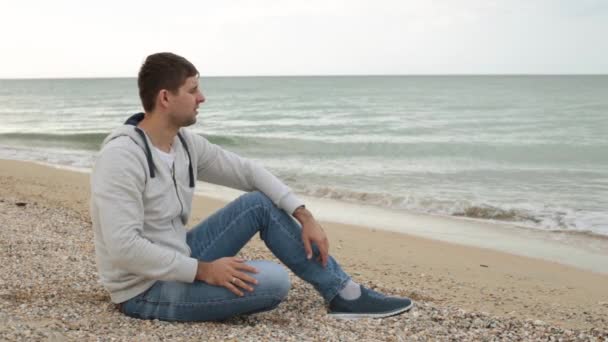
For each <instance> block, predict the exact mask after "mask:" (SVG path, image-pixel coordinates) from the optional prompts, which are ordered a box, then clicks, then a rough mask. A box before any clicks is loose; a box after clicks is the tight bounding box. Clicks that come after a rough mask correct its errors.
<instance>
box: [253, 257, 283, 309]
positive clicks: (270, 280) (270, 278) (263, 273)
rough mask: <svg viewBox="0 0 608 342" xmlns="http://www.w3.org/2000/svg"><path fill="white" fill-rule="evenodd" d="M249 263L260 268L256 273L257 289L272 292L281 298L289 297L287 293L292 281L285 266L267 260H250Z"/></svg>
mask: <svg viewBox="0 0 608 342" xmlns="http://www.w3.org/2000/svg"><path fill="white" fill-rule="evenodd" d="M248 264H250V265H252V266H253V267H255V268H256V269H257V270H258V273H256V274H255V275H254V277H255V278H256V279H257V280H258V284H257V286H256V289H255V290H256V291H263V292H266V293H271V294H273V295H274V296H276V297H277V299H279V300H283V299H285V297H287V293H288V292H289V289H291V281H290V280H289V273H287V270H285V267H283V266H282V265H279V264H277V263H275V262H271V261H265V260H258V261H250V262H248Z"/></svg>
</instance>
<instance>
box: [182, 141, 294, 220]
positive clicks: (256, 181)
mask: <svg viewBox="0 0 608 342" xmlns="http://www.w3.org/2000/svg"><path fill="white" fill-rule="evenodd" d="M190 135H191V137H192V140H193V143H194V145H195V151H196V153H197V156H198V165H197V178H198V179H200V180H202V181H205V182H208V183H213V184H218V185H223V186H227V187H231V188H234V189H239V190H243V191H253V190H259V191H261V192H263V193H264V194H265V195H266V196H268V197H269V198H270V199H271V200H272V201H273V202H274V203H275V204H276V205H277V206H278V207H279V208H281V209H283V210H285V211H286V212H287V213H288V214H293V213H294V211H295V210H296V208H298V207H299V206H301V205H303V202H302V201H300V200H299V199H298V198H297V196H296V195H295V194H294V193H293V192H292V191H291V189H290V188H289V187H287V185H285V184H283V182H281V181H280V180H279V179H278V178H277V177H275V176H274V175H273V174H271V173H270V172H268V170H266V169H265V168H263V167H261V166H260V165H258V164H257V163H255V162H254V161H252V160H249V159H246V158H242V157H240V156H238V155H237V154H235V153H232V152H230V151H226V150H224V149H223V148H221V147H220V146H218V145H215V144H212V143H210V142H209V141H208V140H207V139H205V138H203V137H201V136H200V135H198V134H194V133H190Z"/></svg>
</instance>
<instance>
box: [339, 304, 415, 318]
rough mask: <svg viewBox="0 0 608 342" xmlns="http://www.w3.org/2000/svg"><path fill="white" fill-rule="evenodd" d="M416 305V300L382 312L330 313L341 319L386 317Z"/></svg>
mask: <svg viewBox="0 0 608 342" xmlns="http://www.w3.org/2000/svg"><path fill="white" fill-rule="evenodd" d="M413 306H414V302H411V303H410V305H408V306H406V307H403V308H399V309H396V310H393V311H388V312H382V313H347V312H340V313H329V314H328V315H329V316H330V317H332V318H339V319H359V318H385V317H390V316H395V315H398V314H400V313H404V312H406V311H409V310H410V309H411V308H412V307H413Z"/></svg>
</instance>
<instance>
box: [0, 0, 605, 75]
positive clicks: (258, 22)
mask: <svg viewBox="0 0 608 342" xmlns="http://www.w3.org/2000/svg"><path fill="white" fill-rule="evenodd" d="M0 35H1V36H0V37H1V42H0V43H1V44H2V45H1V46H2V48H1V50H0V51H1V53H0V61H1V63H0V78H21V77H25V78H32V77H34V78H37V77H41V78H43V77H115V76H118V77H135V76H136V74H137V70H138V68H139V65H140V64H141V63H142V61H143V59H144V58H145V56H146V55H148V54H150V53H154V52H159V51H171V52H175V53H178V54H181V55H183V56H184V57H186V58H188V59H189V60H191V61H192V62H193V63H194V64H195V65H196V66H197V68H198V69H199V71H200V72H201V74H202V75H203V76H216V75H325V74H512V73H517V74H521V73H526V74H529V73H532V74H547V73H550V74H551V73H603V74H606V73H608V0H458V1H457V0H412V1H407V0H300V1H295V0H294V1H289V0H255V1H246V0H234V1H232V0H223V1H207V0H194V1H168V0H164V1H157V0H147V1H129V0H121V1H118V0H103V1H94V0H90V1H82V0H79V1H76V0H53V1H48V0H44V1H42V0H40V1H33V0H19V1H6V2H5V3H3V5H2V9H1V10H0Z"/></svg>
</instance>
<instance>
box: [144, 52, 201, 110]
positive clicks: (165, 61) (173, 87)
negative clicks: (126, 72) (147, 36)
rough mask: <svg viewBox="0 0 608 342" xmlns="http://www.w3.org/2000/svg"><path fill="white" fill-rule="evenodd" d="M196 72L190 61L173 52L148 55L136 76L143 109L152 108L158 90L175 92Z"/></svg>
mask: <svg viewBox="0 0 608 342" xmlns="http://www.w3.org/2000/svg"><path fill="white" fill-rule="evenodd" d="M198 74H199V73H198V70H196V67H195V66H194V65H193V64H192V63H190V62H189V61H188V60H187V59H185V58H184V57H182V56H178V55H176V54H174V53H171V52H160V53H155V54H152V55H150V56H148V57H147V58H146V60H145V61H144V63H143V64H142V66H141V68H140V69H139V75H138V76H137V86H138V87H139V98H140V99H141V104H142V105H143V107H144V110H145V111H146V112H150V111H152V110H154V106H155V105H156V96H157V95H158V92H159V91H161V90H162V89H166V90H169V91H171V92H172V93H177V92H178V90H179V87H181V86H182V85H183V84H184V83H185V82H186V79H187V78H188V77H192V76H198Z"/></svg>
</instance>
